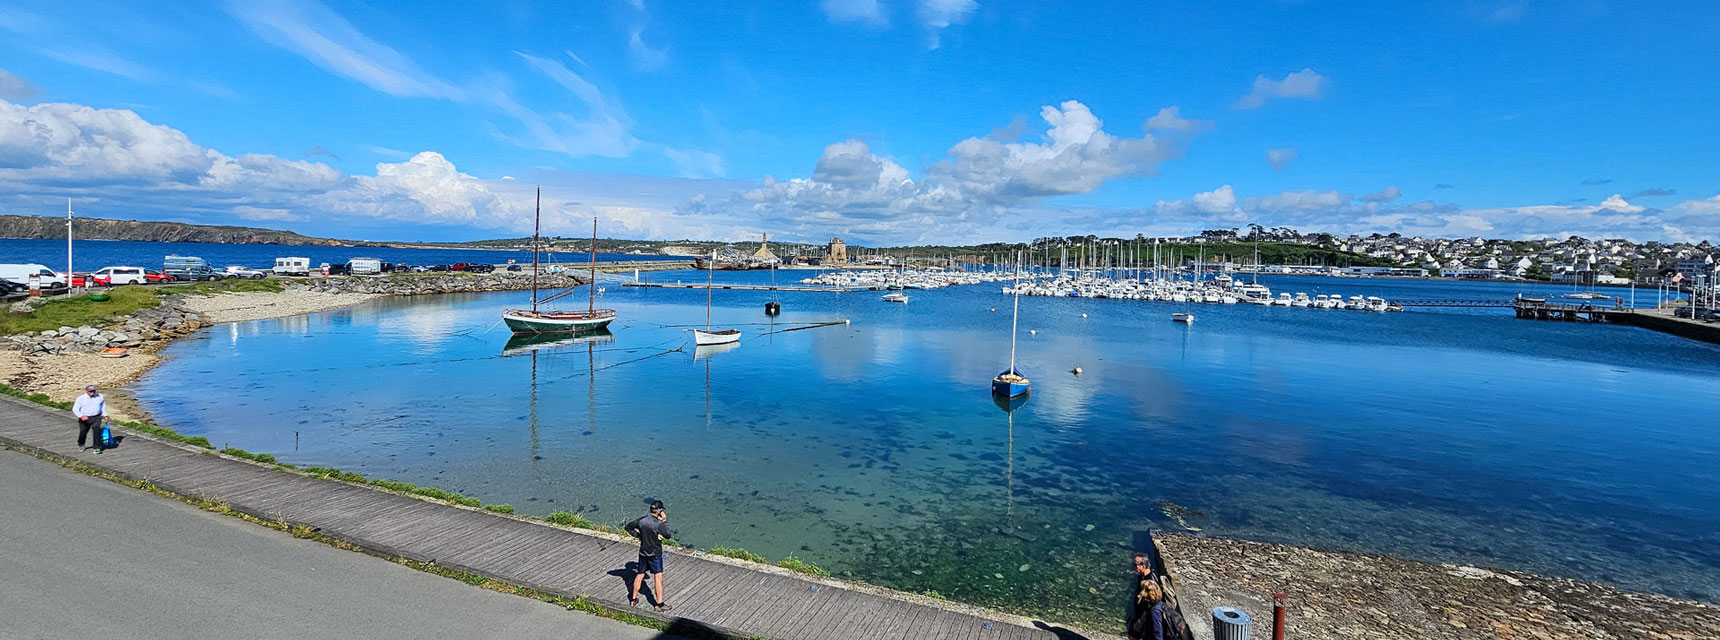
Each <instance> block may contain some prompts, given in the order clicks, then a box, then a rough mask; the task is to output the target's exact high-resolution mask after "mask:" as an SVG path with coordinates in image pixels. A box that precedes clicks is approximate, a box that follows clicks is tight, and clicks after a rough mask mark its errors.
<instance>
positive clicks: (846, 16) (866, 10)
mask: <svg viewBox="0 0 1720 640" xmlns="http://www.w3.org/2000/svg"><path fill="white" fill-rule="evenodd" d="M818 6H819V8H821V9H823V10H824V16H825V17H826V18H829V19H830V21H831V22H859V23H862V24H868V25H873V26H879V27H881V26H884V25H886V24H889V21H890V18H889V16H887V15H885V13H884V6H883V4H882V3H880V2H879V1H878V0H822V1H821V2H819V3H818Z"/></svg>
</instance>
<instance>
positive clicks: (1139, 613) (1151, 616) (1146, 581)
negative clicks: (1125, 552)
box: [1127, 553, 1178, 640]
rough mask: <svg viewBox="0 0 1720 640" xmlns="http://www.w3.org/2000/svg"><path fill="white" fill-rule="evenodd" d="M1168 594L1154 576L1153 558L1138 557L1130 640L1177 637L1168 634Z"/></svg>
mask: <svg viewBox="0 0 1720 640" xmlns="http://www.w3.org/2000/svg"><path fill="white" fill-rule="evenodd" d="M1164 600H1165V594H1164V588H1163V587H1160V586H1159V578H1158V576H1156V575H1154V574H1153V563H1152V557H1151V556H1148V555H1147V554H1144V553H1137V554H1135V588H1134V590H1133V592H1132V596H1131V598H1130V600H1129V617H1128V621H1129V624H1128V628H1127V631H1128V637H1129V640H1165V639H1166V638H1167V637H1169V638H1173V639H1174V638H1178V636H1174V635H1168V634H1166V633H1165V624H1164V620H1165V615H1164V608H1165V603H1164Z"/></svg>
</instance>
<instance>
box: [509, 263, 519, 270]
mask: <svg viewBox="0 0 1720 640" xmlns="http://www.w3.org/2000/svg"><path fill="white" fill-rule="evenodd" d="M508 270H509V271H519V270H520V265H517V264H510V265H508Z"/></svg>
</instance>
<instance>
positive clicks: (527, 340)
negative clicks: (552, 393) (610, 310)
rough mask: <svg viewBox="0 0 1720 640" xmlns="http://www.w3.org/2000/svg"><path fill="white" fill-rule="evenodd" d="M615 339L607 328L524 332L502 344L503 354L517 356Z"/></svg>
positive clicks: (603, 342) (607, 341)
mask: <svg viewBox="0 0 1720 640" xmlns="http://www.w3.org/2000/svg"><path fill="white" fill-rule="evenodd" d="M614 341H615V334H613V333H610V332H609V329H596V330H592V331H581V332H579V333H524V334H516V335H515V336H514V337H512V338H508V343H507V344H505V345H502V355H503V356H517V355H522V354H525V353H527V352H537V351H543V350H546V349H548V350H553V349H559V348H561V347H566V346H569V345H577V344H605V343H609V342H614Z"/></svg>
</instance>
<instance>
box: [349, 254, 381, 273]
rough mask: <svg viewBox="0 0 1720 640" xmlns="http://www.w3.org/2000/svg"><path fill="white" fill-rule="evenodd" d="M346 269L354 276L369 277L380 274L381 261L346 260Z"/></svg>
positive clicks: (370, 259) (366, 259)
mask: <svg viewBox="0 0 1720 640" xmlns="http://www.w3.org/2000/svg"><path fill="white" fill-rule="evenodd" d="M346 268H347V269H348V270H350V271H351V272H352V275H355V276H369V275H376V274H378V273H382V261H381V260H378V259H376V258H353V259H351V260H348V261H347V263H346Z"/></svg>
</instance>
